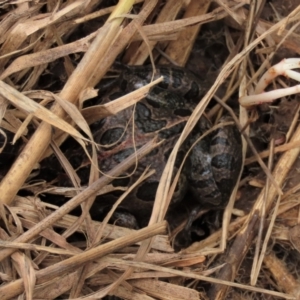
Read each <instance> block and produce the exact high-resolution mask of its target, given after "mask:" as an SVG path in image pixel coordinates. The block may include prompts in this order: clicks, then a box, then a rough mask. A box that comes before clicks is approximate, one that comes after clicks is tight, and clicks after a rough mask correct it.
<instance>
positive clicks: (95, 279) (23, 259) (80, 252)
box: [0, 0, 300, 299]
mask: <svg viewBox="0 0 300 300" xmlns="http://www.w3.org/2000/svg"><path fill="white" fill-rule="evenodd" d="M61 2H62V1H59V2H55V1H50V0H48V1H46V2H45V4H44V2H43V3H41V2H39V1H29V2H24V1H18V0H17V1H14V2H13V4H11V3H12V1H2V2H1V4H0V5H2V7H3V12H2V13H3V14H2V15H1V16H0V17H1V19H0V21H1V26H0V32H1V35H0V36H1V54H0V55H1V57H0V58H1V59H0V68H1V75H0V79H1V81H0V103H1V105H0V109H1V119H2V120H1V121H2V123H1V134H2V135H3V140H7V136H6V133H7V132H11V133H13V135H14V142H17V141H18V140H19V142H20V141H21V145H22V146H21V148H22V151H20V153H19V156H18V157H17V158H16V160H15V163H14V164H13V165H12V166H11V167H10V168H9V170H8V172H7V173H6V175H5V176H4V177H3V178H2V180H1V183H0V199H1V206H0V207H1V219H2V220H1V221H2V222H1V230H0V234H1V243H0V246H1V250H0V260H1V271H0V276H1V280H2V285H1V286H0V298H1V299H17V297H18V295H22V294H24V295H25V296H24V297H25V298H26V299H100V298H102V297H105V296H106V295H108V294H112V295H116V296H118V297H120V298H124V299H202V298H203V299H204V298H205V297H206V296H205V295H204V293H203V295H202V294H201V293H199V291H198V290H199V289H200V287H199V286H201V285H199V282H201V283H203V282H209V283H212V285H211V287H209V288H207V285H204V286H205V287H206V291H207V293H208V296H209V298H210V299H225V298H226V295H227V293H228V288H229V287H234V289H232V291H231V294H230V296H228V297H229V298H230V299H252V298H256V297H258V298H259V299H262V298H260V296H261V295H264V297H265V299H275V297H276V299H277V297H278V299H280V298H285V299H297V297H299V293H300V292H299V282H298V277H297V275H298V273H297V270H291V269H290V268H288V261H287V257H288V254H286V255H285V256H284V257H282V259H279V256H278V255H277V256H276V255H275V254H276V253H275V250H274V249H272V247H270V248H269V252H268V254H267V255H266V256H265V252H266V250H267V246H268V242H269V241H270V240H272V239H273V240H276V241H277V243H278V244H279V245H284V246H285V247H287V249H291V248H295V249H297V251H300V246H299V242H298V237H299V234H298V231H296V230H295V229H294V231H293V232H292V233H289V228H291V227H292V226H295V225H297V224H298V223H299V200H298V198H297V192H298V190H299V185H298V184H297V182H296V183H295V184H293V186H288V189H287V191H286V190H283V191H282V189H283V187H284V183H285V182H286V177H287V175H288V172H289V171H290V169H291V168H292V167H293V165H294V163H295V160H296V159H297V157H298V155H299V143H300V128H299V127H297V126H294V127H295V128H294V129H293V130H292V131H291V138H290V141H289V142H288V143H287V144H285V145H281V146H278V147H275V148H274V149H272V148H271V149H270V150H266V151H264V152H262V153H260V154H259V155H260V156H261V157H262V158H263V157H267V156H269V155H270V154H269V153H277V152H283V153H282V155H281V156H280V158H279V160H278V161H277V162H276V165H275V166H274V168H272V167H271V165H272V161H271V160H270V162H269V166H268V168H267V167H266V166H265V165H264V162H263V161H262V160H261V161H260V165H261V166H262V167H263V170H264V171H265V173H266V174H267V179H266V183H265V182H263V185H262V187H263V188H261V192H260V194H259V195H258V197H257V198H256V199H255V200H254V199H251V200H252V201H253V203H254V204H253V207H252V208H251V210H250V211H249V213H248V215H245V216H240V217H234V218H233V217H232V216H231V215H232V213H233V212H234V209H233V206H234V201H235V199H236V198H237V196H236V194H237V193H239V192H238V188H239V187H241V186H245V181H242V182H241V184H240V186H239V185H238V184H237V186H236V188H235V191H234V192H233V195H232V197H231V200H230V202H229V204H228V207H227V208H226V210H225V213H224V218H223V230H220V231H217V232H215V233H213V234H211V235H210V236H209V237H207V238H206V239H205V240H203V241H201V242H198V243H195V244H193V245H192V246H191V247H189V248H188V249H186V250H184V251H182V252H181V253H174V252H173V249H172V247H171V246H170V243H169V239H168V236H167V224H166V222H165V221H163V220H164V217H165V214H166V210H167V208H168V205H169V202H170V200H171V197H172V192H173V190H174V186H175V185H174V184H175V183H174V182H173V183H172V181H171V179H172V173H173V166H174V162H175V158H176V154H177V152H178V149H179V147H180V145H181V144H182V142H183V141H184V139H185V138H186V137H187V136H188V134H189V133H190V131H191V130H192V128H193V127H194V125H195V124H196V123H197V121H198V120H199V118H200V117H201V115H202V114H203V113H204V110H205V109H206V108H207V106H208V104H209V103H210V101H211V99H213V97H216V92H217V90H218V88H219V87H220V86H221V85H222V84H223V83H224V82H225V81H226V82H227V83H226V89H227V90H226V93H225V94H224V97H223V99H222V101H224V102H225V101H226V100H228V99H229V98H230V97H231V96H232V95H234V94H236V93H237V92H238V93H239V95H240V96H242V95H245V94H246V93H247V92H250V93H251V90H252V86H253V85H255V83H256V82H257V78H259V77H260V76H261V75H262V74H263V73H264V72H265V70H266V69H267V68H269V67H270V60H271V58H272V57H273V56H274V55H275V54H276V53H277V51H278V49H279V46H281V47H282V48H283V49H288V50H290V51H293V53H295V54H296V53H298V54H299V53H300V45H299V40H300V39H299V36H298V33H297V31H296V30H295V29H296V25H298V24H296V23H295V22H297V21H298V20H299V13H300V7H297V8H296V9H295V10H293V11H292V12H290V14H289V15H288V16H286V17H284V18H281V19H280V20H277V22H273V23H269V22H266V21H264V20H263V19H261V18H256V16H257V15H258V14H259V13H260V11H259V10H258V11H256V12H255V8H254V7H253V6H252V5H250V10H246V9H245V8H244V7H243V5H244V4H245V3H247V1H236V2H234V1H223V0H219V1H216V3H217V5H215V6H214V8H211V9H210V10H209V5H210V3H209V2H208V1H205V0H202V1H199V0H191V1H177V0H175V1H172V0H169V1H166V4H164V1H159V2H160V4H159V9H157V2H158V1H152V0H149V1H146V2H145V3H143V1H136V2H138V3H142V4H141V6H139V7H141V8H140V9H139V10H138V11H139V12H138V13H135V12H136V9H134V10H133V12H131V11H130V9H131V7H132V5H133V3H134V1H129V0H127V1H120V2H119V4H118V5H117V6H112V7H107V8H103V9H98V2H100V1H95V0H92V1H83V0H77V1H66V2H64V3H61ZM251 2H254V1H251ZM108 3H109V2H108ZM162 3H163V4H164V5H162ZM291 3H292V1H291ZM262 5H263V3H262ZM181 12H184V13H183V14H182V13H181ZM108 15H109V18H108V19H107V20H106V21H105V22H103V23H101V22H99V23H97V22H96V21H97V20H103V17H105V16H108ZM178 15H180V16H181V17H180V18H178ZM99 18H100V19H99ZM225 18H226V22H227V23H225ZM145 20H147V25H144V22H145ZM152 20H155V22H154V21H152ZM217 20H222V21H224V23H223V24H224V26H229V25H230V26H231V25H232V26H234V27H235V28H236V32H238V34H237V33H235V34H236V36H237V35H238V38H236V36H235V38H234V37H233V35H232V32H231V31H230V30H229V29H228V28H230V27H226V30H225V35H226V41H227V47H228V50H229V53H230V54H229V56H228V58H227V61H226V62H224V65H223V67H222V69H221V70H220V73H219V75H218V77H217V78H216V80H215V81H214V83H213V84H212V86H211V88H210V89H209V90H208V92H207V93H206V95H205V96H204V97H203V99H202V100H201V102H200V103H199V104H198V106H197V107H196V108H195V110H194V112H193V114H192V115H191V117H190V118H189V120H188V122H187V125H186V127H185V129H184V131H183V132H182V135H181V137H180V139H179V140H178V141H177V143H176V145H175V147H174V149H173V151H172V153H171V155H170V157H169V160H168V162H167V165H166V167H165V172H164V173H163V176H162V178H161V181H160V185H159V188H158V191H157V195H156V199H155V203H154V207H153V212H152V216H151V219H150V222H149V226H148V227H146V228H144V229H140V230H130V229H126V228H121V227H118V226H112V225H109V224H107V222H106V219H105V220H104V222H103V223H100V222H96V221H94V220H92V219H91V217H90V216H89V208H90V207H91V205H92V203H93V201H94V199H95V197H96V195H97V194H99V193H101V192H103V190H104V189H107V188H110V186H109V183H110V182H111V181H112V179H113V178H115V177H117V176H119V175H120V174H122V173H123V172H124V170H126V169H128V168H129V167H130V166H133V165H134V164H135V163H136V160H137V159H139V158H141V157H143V156H144V155H146V154H147V153H149V152H150V151H151V150H152V149H153V148H154V147H158V146H159V144H158V143H157V141H156V140H155V139H154V140H153V141H151V142H149V143H148V144H146V145H145V146H144V147H142V148H141V149H139V150H138V151H137V153H135V155H132V156H130V157H128V158H127V159H126V160H125V161H123V162H122V163H121V164H120V165H119V166H118V167H117V168H114V169H113V170H111V171H110V172H109V173H108V174H106V176H100V173H99V172H98V162H97V155H96V151H97V145H96V144H95V143H94V141H93V135H92V133H91V131H90V128H89V126H88V125H89V124H91V123H93V122H94V121H95V120H97V119H99V118H103V117H105V116H108V115H111V114H116V113H117V112H118V111H120V110H122V109H125V108H126V107H128V106H130V105H132V104H134V103H136V102H137V101H139V99H141V98H143V97H144V96H145V94H146V93H147V91H148V90H149V88H150V87H151V86H152V85H153V84H155V82H154V83H152V84H150V85H148V86H146V87H143V88H141V89H139V90H137V91H135V92H133V93H131V94H129V95H126V96H124V97H122V98H119V99H117V100H116V101H114V102H112V103H109V104H107V105H99V106H97V107H94V108H93V109H89V108H86V109H82V104H83V102H84V101H86V100H88V99H90V98H92V97H94V96H95V94H96V91H95V90H94V87H95V85H96V84H97V83H98V82H99V81H100V80H101V79H102V78H103V77H104V76H105V75H106V73H107V71H108V69H109V68H110V66H111V65H112V64H113V63H114V61H115V60H116V58H117V56H118V55H119V54H120V53H122V54H123V58H124V60H125V61H126V62H127V63H128V64H133V65H134V64H143V63H144V62H145V61H146V60H147V59H148V58H149V56H150V57H151V61H155V64H157V63H159V64H163V63H168V62H169V61H171V62H174V63H175V64H177V65H180V66H184V65H185V64H186V62H187V60H188V58H189V56H190V53H191V50H192V48H193V45H194V43H195V40H196V37H197V35H198V34H199V31H201V25H202V24H204V23H213V22H215V21H217ZM87 22H92V24H96V25H97V24H101V25H97V26H98V27H97V26H96V29H95V30H94V31H93V32H92V33H91V34H89V35H87V36H85V37H83V38H78V39H77V40H74V41H72V42H69V43H67V44H66V43H65V42H64V41H65V40H66V37H68V36H69V34H70V33H76V31H77V30H79V25H80V24H85V23H87ZM93 22H95V23H93ZM225 24H226V25H225ZM295 24H296V25H295ZM291 25H295V26H294V27H291ZM289 28H292V29H293V30H289ZM156 47H159V48H160V49H161V50H163V52H164V53H165V55H164V57H161V56H160V54H159V52H158V51H152V50H153V49H155V48H156ZM251 51H252V53H254V52H255V55H256V58H257V60H259V61H260V64H261V67H260V68H259V69H258V70H256V67H255V65H254V64H252V62H251V60H250V57H251V56H250V55H249V53H250V52H251ZM149 53H153V54H151V55H149ZM81 54H83V56H82V58H81V59H80V61H79V63H78V64H77V65H74V64H73V61H72V59H71V57H76V58H78V57H79V55H81ZM70 55H71V56H70ZM59 59H60V60H61V61H62V62H63V66H62V67H63V68H64V70H65V72H66V74H67V79H66V80H65V84H64V86H63V88H62V90H61V91H60V92H58V93H56V92H54V91H53V90H33V89H35V86H36V85H37V83H38V82H39V80H40V78H41V76H42V75H43V74H44V73H45V72H46V70H47V68H48V66H49V65H50V64H51V63H53V62H56V61H57V60H59ZM274 86H275V84H274ZM220 108H221V106H220V105H219V104H218V105H216V106H215V107H212V108H211V109H210V111H209V112H207V113H208V115H209V117H211V118H213V117H215V116H216V115H217V114H220V113H222V110H220ZM239 122H240V126H241V128H242V127H244V126H245V125H246V124H248V113H247V112H246V111H245V110H244V109H243V108H241V109H240V120H239ZM32 128H35V129H34V132H33V133H32ZM54 128H55V130H54ZM4 130H5V131H4ZM80 132H84V134H85V136H83V134H81V133H80ZM244 133H245V134H246V135H247V130H246V131H244ZM69 135H70V136H72V137H73V138H74V139H76V141H77V142H78V143H79V144H80V145H81V146H82V147H83V148H84V149H85V151H86V154H87V155H88V156H90V160H91V161H92V167H91V172H90V177H89V186H88V187H86V188H84V189H82V187H80V183H79V178H78V177H77V174H76V172H75V171H74V170H73V168H72V166H71V164H70V163H69V162H68V160H67V158H66V157H64V155H63V153H61V151H60V149H59V146H60V145H61V144H62V142H63V141H64V140H65V139H66V138H67V137H68V136H69ZM9 142H11V141H9ZM6 143H7V141H6ZM87 143H90V144H91V145H92V152H91V154H89V152H88V151H87V150H86V145H87ZM3 148H4V147H3ZM2 150H3V149H2ZM53 151H54V152H55V153H56V155H57V156H59V157H60V160H61V163H62V164H63V166H64V168H65V170H66V172H67V174H68V175H69V176H70V178H71V180H72V183H73V184H74V189H71V188H70V189H69V190H68V191H63V192H62V193H70V195H71V197H72V198H71V199H70V201H68V202H67V203H66V204H64V205H63V206H61V207H56V206H54V205H51V204H47V203H44V202H42V201H41V200H40V198H39V195H40V194H41V193H43V192H45V191H46V190H47V189H49V188H50V183H43V185H38V184H36V183H35V182H31V181H30V179H31V178H32V176H33V172H34V170H35V169H36V168H37V167H38V163H39V162H40V161H41V160H42V159H43V158H45V157H48V156H49V155H51V154H52V153H53ZM267 151H268V152H267ZM245 156H246V142H244V157H245ZM258 159H259V158H258V155H254V156H253V157H249V158H247V159H246V160H245V165H247V164H250V163H251V162H253V161H257V160H258ZM269 170H272V172H271V171H269ZM147 172H151V171H148V170H146V171H145V174H143V176H144V177H147V176H148V174H149V173H147ZM293 174H295V173H293ZM292 176H295V177H296V175H290V177H292ZM144 177H141V178H140V180H144ZM25 187H26V188H27V189H28V188H29V189H30V190H31V191H33V192H34V193H35V196H30V197H29V196H28V197H21V196H19V195H17V194H18V193H19V191H21V190H22V189H23V190H24V189H25ZM55 192H58V191H55ZM60 192H61V191H60ZM128 192H129V191H125V195H126V193H128ZM19 194H20V193H19ZM20 195H21V194H20ZM243 196H244V197H245V195H243ZM121 200H122V199H120V201H121ZM274 202H275V203H274ZM79 205H81V208H82V215H81V216H80V217H75V216H72V215H70V214H69V213H70V212H71V211H72V210H73V209H74V208H76V207H77V206H79ZM291 218H292V220H293V222H292V221H291ZM286 219H290V223H288V222H287V221H283V220H286ZM261 220H268V221H269V222H267V226H266V227H265V231H264V230H263V226H264V225H263V222H262V221H261ZM260 226H261V227H260ZM260 228H261V230H260ZM278 228H279V229H278ZM295 228H297V227H295ZM76 232H77V233H81V234H83V235H84V236H85V238H86V239H85V242H78V241H75V242H70V241H69V240H67V238H68V237H70V236H72V234H74V233H76ZM257 236H259V238H258V239H256V237H257ZM104 240H105V241H106V243H103V241H104ZM260 240H262V246H261V245H260ZM256 241H258V242H256ZM255 242H256V249H257V250H256V253H255V254H253V256H250V255H252V254H251V253H250V252H249V249H250V248H252V247H255ZM226 248H227V250H226V256H223V257H222V256H221V255H220V254H221V253H223V252H224V251H225V249H226ZM287 251H288V250H287ZM246 255H248V256H247V257H251V258H252V259H253V261H254V263H253V265H252V266H248V268H247V269H246V272H248V274H247V275H248V277H247V280H248V281H245V280H243V278H242V276H241V275H240V274H239V273H238V270H239V267H240V265H241V264H242V266H243V268H245V266H244V265H243V262H245V260H246V259H245V257H246ZM204 262H205V264H204ZM262 266H263V268H262ZM251 268H252V271H251V270H250V269H251ZM250 272H251V275H250ZM216 274H217V275H216ZM157 278H160V279H159V280H158V279H157ZM283 278H285V279H286V280H283ZM161 279H163V280H161ZM234 281H235V282H234ZM239 282H241V283H239ZM218 283H219V284H218ZM242 283H243V284H242ZM250 283H251V284H252V285H250ZM246 291H247V292H246ZM247 293H248V294H247ZM257 295H258V296H257ZM268 297H269V298H268Z"/></svg>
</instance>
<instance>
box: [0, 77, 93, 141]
mask: <svg viewBox="0 0 300 300" xmlns="http://www.w3.org/2000/svg"><path fill="white" fill-rule="evenodd" d="M0 95H1V96H2V97H3V98H5V99H7V100H8V101H10V102H11V103H12V104H13V105H14V106H16V107H18V108H20V109H21V110H23V111H26V112H27V113H28V114H33V115H34V116H35V117H36V118H39V119H41V120H42V121H45V122H47V123H48V124H51V125H52V126H54V127H57V128H59V129H61V130H63V131H65V132H67V133H69V134H70V135H72V136H73V137H74V138H76V139H78V141H80V140H85V141H88V140H87V139H86V138H85V137H84V136H83V135H81V134H80V133H79V132H78V131H77V130H76V129H75V128H74V127H73V126H71V125H70V124H69V123H67V122H66V121H64V120H63V119H61V118H59V117H58V116H56V115H55V114H53V113H52V112H51V111H49V110H48V109H46V108H44V107H43V106H41V105H40V104H38V103H36V102H34V101H32V100H31V99H30V98H28V97H26V96H25V95H23V94H22V93H20V92H18V91H17V90H15V89H13V88H12V87H11V86H9V85H8V84H6V83H4V82H3V81H0Z"/></svg>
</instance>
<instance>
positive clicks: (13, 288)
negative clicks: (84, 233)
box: [0, 221, 167, 299]
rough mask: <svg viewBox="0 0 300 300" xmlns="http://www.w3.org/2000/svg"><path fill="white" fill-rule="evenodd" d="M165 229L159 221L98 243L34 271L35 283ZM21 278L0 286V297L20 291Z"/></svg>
mask: <svg viewBox="0 0 300 300" xmlns="http://www.w3.org/2000/svg"><path fill="white" fill-rule="evenodd" d="M166 230H167V223H166V222H165V221H164V222H161V223H158V224H155V225H153V226H149V227H147V228H144V229H141V230H138V231H136V232H135V233H132V234H131V235H130V236H125V237H123V238H119V239H118V240H115V241H112V242H109V243H106V244H104V245H100V246H98V247H95V248H93V249H90V250H87V251H85V252H83V253H80V254H77V255H75V256H73V257H72V258H68V259H65V260H64V261H62V262H60V263H58V264H56V265H53V266H50V267H48V268H45V269H43V270H41V271H38V272H36V279H37V284H41V283H45V282H48V281H51V280H52V279H53V278H55V277H56V276H61V275H64V274H66V273H68V272H71V271H74V270H75V269H76V268H78V267H79V266H80V265H82V264H83V263H85V262H89V261H91V260H95V259H97V258H100V257H102V256H104V255H106V254H108V253H110V252H112V251H113V250H116V249H122V248H124V247H126V246H127V245H131V244H134V243H136V242H138V241H141V240H144V239H145V238H149V237H152V236H155V235H158V234H165V233H166ZM22 289H23V280H22V279H19V280H16V281H14V282H12V283H10V284H7V285H5V286H3V287H2V288H1V287H0V297H1V299H11V298H12V297H14V296H17V295H18V294H21V293H22Z"/></svg>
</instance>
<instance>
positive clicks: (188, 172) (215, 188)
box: [66, 66, 242, 228]
mask: <svg viewBox="0 0 300 300" xmlns="http://www.w3.org/2000/svg"><path fill="white" fill-rule="evenodd" d="M152 75H153V72H152V68H151V67H150V66H141V67H124V70H123V71H122V73H121V74H120V76H119V78H118V79H117V80H116V81H115V83H114V85H113V88H112V90H111V91H109V93H107V94H106V95H104V96H103V95H102V96H99V97H98V99H97V103H96V104H104V103H107V102H109V101H113V100H114V99H116V98H118V97H120V96H122V95H124V94H127V93H129V92H131V91H133V90H135V89H137V88H139V87H141V86H143V85H145V84H147V83H149V82H150V81H151V79H152ZM160 76H163V82H161V83H160V84H159V85H157V86H155V87H153V88H152V90H151V91H150V93H149V94H148V95H147V97H146V98H144V99H142V100H141V101H139V102H138V103H137V104H136V106H132V107H129V108H127V109H125V110H123V111H121V112H120V113H118V114H116V115H113V116H110V117H107V118H105V119H103V120H99V121H97V122H96V123H94V124H92V125H91V129H92V132H93V134H94V139H95V142H97V143H98V144H100V145H101V146H100V150H99V152H98V162H99V168H100V170H101V171H102V172H103V173H106V172H108V171H109V170H111V169H112V168H114V167H116V166H117V164H118V163H120V162H121V161H122V160H124V159H125V158H126V157H128V156H129V155H130V154H132V153H134V151H135V150H134V146H135V147H136V148H139V147H141V146H143V145H144V144H145V143H147V142H148V141H149V140H152V139H153V137H155V136H156V137H158V139H160V140H163V143H162V144H161V146H159V148H157V149H155V150H153V151H152V152H151V153H150V154H149V155H147V156H146V157H144V158H143V159H141V160H140V161H139V162H138V165H137V167H136V170H135V172H134V174H131V173H132V171H133V169H131V170H128V172H127V174H124V175H129V174H131V176H129V177H127V178H120V179H116V180H114V181H113V184H114V185H115V186H119V185H122V186H128V185H130V184H131V183H133V182H134V181H135V180H136V179H137V178H138V177H139V176H140V175H141V173H142V172H143V171H144V169H145V167H147V166H149V165H150V167H151V169H155V171H156V172H155V174H154V175H152V176H151V177H150V178H148V179H147V181H145V182H143V183H142V184H140V185H139V186H138V187H137V188H136V189H135V190H134V191H133V192H132V193H131V194H130V195H129V196H128V197H127V198H126V199H125V200H124V201H123V202H122V203H121V205H120V206H119V211H118V214H117V217H116V216H115V219H119V220H121V223H122V224H124V223H126V220H127V219H128V226H129V227H133V228H138V227H143V226H145V225H147V222H148V220H149V217H150V215H151V212H152V206H153V200H154V198H155V194H156V189H157V186H158V183H159V180H160V178H161V175H162V172H163V170H164V167H165V164H166V161H167V159H168V156H169V154H170V152H171V151H172V149H173V147H174V144H175V143H176V141H177V139H178V137H179V135H180V134H181V132H182V130H183V128H184V126H185V124H186V121H187V119H188V117H189V115H190V114H191V113H192V111H193V109H194V107H195V106H196V104H197V103H198V102H199V101H200V100H201V97H202V96H203V94H204V92H205V90H206V87H205V84H204V83H203V82H201V81H200V80H199V79H198V78H197V77H196V76H195V75H194V74H193V73H191V72H189V71H188V70H186V69H184V68H179V67H168V66H160V67H158V68H157V69H156V73H155V74H154V76H153V79H156V78H159V77H160ZM220 121H228V118H227V117H223V118H222V119H221V120H220ZM210 128H211V124H210V122H209V121H208V120H207V119H206V118H205V117H201V118H200V120H199V121H198V123H197V125H196V127H195V128H194V130H193V131H192V133H191V134H190V135H189V137H188V138H187V140H186V141H185V143H184V144H183V145H182V147H181V149H180V151H179V153H178V155H177V160H176V164H175V172H176V171H177V170H178V168H179V166H180V164H181V162H182V160H183V157H184V156H185V154H186V153H187V151H188V149H189V148H190V147H191V146H192V145H193V143H194V142H195V141H196V140H197V139H198V138H199V137H200V136H201V135H202V134H203V133H204V132H206V131H207V130H208V129H210ZM69 151H70V152H69V153H68V154H66V155H67V157H68V158H69V157H71V158H73V159H71V163H72V164H73V167H74V168H75V169H76V170H77V172H78V175H79V177H80V178H81V183H82V184H83V185H84V184H86V183H87V181H88V174H89V165H88V160H87V159H86V158H84V157H85V155H84V153H83V151H82V150H78V149H73V150H69ZM80 151H81V152H80ZM80 153H81V154H80ZM241 162H242V151H241V137H240V134H239V132H238V130H237V129H236V127H235V126H233V125H232V126H224V127H221V128H219V129H217V130H215V131H213V132H212V133H211V134H209V135H208V136H206V137H205V138H204V139H202V140H200V141H199V142H197V143H196V145H195V146H194V147H193V148H192V150H191V151H190V153H189V155H188V156H187V159H186V161H185V163H184V167H183V170H182V172H181V176H180V179H179V182H178V185H177V188H176V190H175V193H174V196H173V199H172V203H171V206H173V207H174V206H176V203H179V202H182V201H183V200H184V198H185V197H186V194H187V193H188V194H189V195H192V197H193V198H194V199H195V201H196V203H198V204H199V209H204V208H205V209H206V208H222V207H224V206H226V204H227V202H228V199H229V196H230V193H231V191H232V189H233V187H234V185H235V183H236V180H237V177H238V174H239V171H240V168H241ZM116 196H118V194H117V195H116V194H107V195H105V196H101V197H99V199H97V200H96V202H95V205H94V207H93V208H92V210H91V214H92V216H93V217H95V218H98V217H99V215H105V213H106V212H107V211H108V210H109V209H110V208H111V206H112V205H113V203H114V202H115V201H116ZM168 219H169V220H171V222H173V223H174V222H175V223H176V221H175V220H173V218H172V216H171V217H168Z"/></svg>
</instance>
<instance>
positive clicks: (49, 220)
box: [0, 141, 156, 261]
mask: <svg viewBox="0 0 300 300" xmlns="http://www.w3.org/2000/svg"><path fill="white" fill-rule="evenodd" d="M155 146H156V145H155V142H154V141H151V142H150V143H148V144H146V145H145V146H144V147H142V148H141V149H139V150H138V151H137V152H136V153H134V154H132V155H131V156H129V157H128V158H127V159H125V160H124V161H123V162H122V163H121V164H120V165H119V166H118V168H115V169H113V170H111V171H110V172H109V173H108V177H106V176H103V177H101V178H100V179H99V180H97V181H96V182H94V183H93V184H92V185H90V186H89V187H88V188H87V189H85V190H84V191H82V192H81V193H79V194H78V195H77V196H75V197H74V198H72V199H71V200H70V201H69V202H67V203H66V204H64V205H63V206H61V207H60V208H59V209H58V210H57V211H55V212H54V213H52V214H51V215H49V216H48V217H46V218H45V219H43V220H42V221H41V222H40V223H38V224H36V226H34V227H33V228H31V230H28V231H27V232H25V233H24V234H23V235H21V236H19V237H18V238H16V239H15V242H27V241H28V240H30V239H32V238H34V237H36V236H37V235H38V234H39V233H40V232H41V231H43V230H45V229H46V228H47V227H49V226H51V225H52V224H54V223H55V222H56V221H57V220H59V219H60V218H61V217H62V216H64V215H65V214H67V213H69V212H70V211H71V210H72V209H74V208H75V207H77V206H78V205H80V204H81V203H83V202H84V201H85V200H86V199H88V198H89V197H92V196H93V195H94V194H95V193H97V191H98V190H99V189H101V187H102V186H105V185H106V184H107V183H109V182H110V181H111V180H112V178H114V177H115V176H118V175H120V174H122V173H123V172H124V171H125V170H127V169H128V168H129V166H131V165H133V164H134V163H135V162H136V159H140V158H141V157H142V156H143V155H146V154H147V153H149V152H150V151H151V150H153V148H155ZM14 251H15V250H14V249H6V250H1V251H0V261H1V260H3V259H4V258H6V257H7V256H8V255H10V254H12V253H13V252H14Z"/></svg>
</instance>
